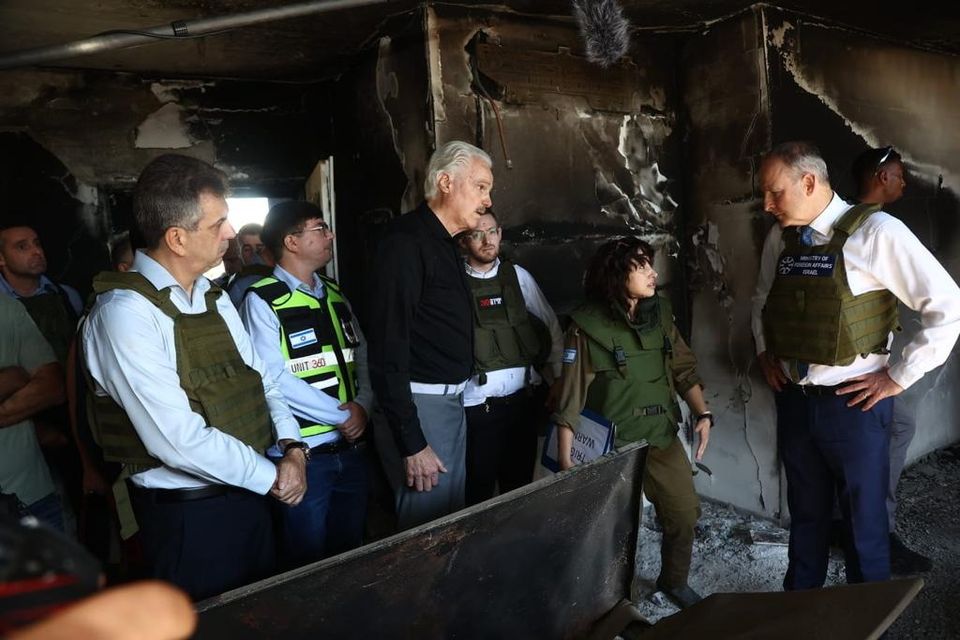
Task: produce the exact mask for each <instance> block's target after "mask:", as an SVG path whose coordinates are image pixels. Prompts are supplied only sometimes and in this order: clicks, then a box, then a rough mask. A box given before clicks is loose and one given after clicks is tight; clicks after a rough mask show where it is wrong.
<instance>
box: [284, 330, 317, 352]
mask: <svg viewBox="0 0 960 640" xmlns="http://www.w3.org/2000/svg"><path fill="white" fill-rule="evenodd" d="M312 344H317V332H316V331H314V330H313V329H304V330H303V331H297V332H296V333H291V334H290V346H291V347H293V348H294V349H302V348H303V347H309V346H310V345H312Z"/></svg>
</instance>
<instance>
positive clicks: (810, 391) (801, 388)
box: [786, 382, 843, 396]
mask: <svg viewBox="0 0 960 640" xmlns="http://www.w3.org/2000/svg"><path fill="white" fill-rule="evenodd" d="M786 386H787V388H788V389H793V390H794V391H797V392H799V393H802V394H803V395H805V396H835V395H837V389H839V388H840V387H841V386H843V385H839V384H837V385H833V386H832V387H825V386H822V385H819V384H794V383H792V382H791V383H789V384H787V385H786Z"/></svg>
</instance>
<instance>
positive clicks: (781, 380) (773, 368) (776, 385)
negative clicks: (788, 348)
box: [757, 351, 790, 391]
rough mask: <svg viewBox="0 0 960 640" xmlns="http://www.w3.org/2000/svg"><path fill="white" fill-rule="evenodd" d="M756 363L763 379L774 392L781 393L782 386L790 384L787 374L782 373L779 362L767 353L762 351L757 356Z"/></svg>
mask: <svg viewBox="0 0 960 640" xmlns="http://www.w3.org/2000/svg"><path fill="white" fill-rule="evenodd" d="M757 362H758V363H759V364H760V372H761V373H763V378H764V379H765V380H766V381H767V384H768V385H770V388H771V389H773V390H774V391H782V390H783V385H785V384H787V383H788V382H790V379H789V378H787V374H785V373H784V372H783V367H781V366H780V361H779V360H777V359H776V358H775V357H774V356H772V355H770V353H769V352H767V351H764V352H763V353H761V354H760V355H758V356H757Z"/></svg>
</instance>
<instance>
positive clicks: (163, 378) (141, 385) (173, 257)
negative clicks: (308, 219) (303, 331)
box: [78, 154, 306, 599]
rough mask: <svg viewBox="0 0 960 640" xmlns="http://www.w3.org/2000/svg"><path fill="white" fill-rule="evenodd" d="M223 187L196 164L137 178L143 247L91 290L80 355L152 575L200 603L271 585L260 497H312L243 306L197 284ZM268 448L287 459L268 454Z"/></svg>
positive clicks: (215, 229)
mask: <svg viewBox="0 0 960 640" xmlns="http://www.w3.org/2000/svg"><path fill="white" fill-rule="evenodd" d="M226 191H227V182H226V177H225V176H224V175H223V173H222V172H220V171H219V170H217V169H215V168H214V167H212V166H210V165H209V164H207V163H205V162H203V161H201V160H197V159H196V158H190V157H187V156H182V155H175V154H166V155H162V156H159V157H157V158H155V159H154V160H153V161H152V162H150V164H148V165H147V166H146V167H145V168H144V170H143V171H142V172H141V173H140V176H139V178H138V179H137V185H136V187H135V189H134V194H133V213H134V218H135V220H136V226H137V229H138V231H139V237H140V238H142V239H143V242H144V247H145V248H144V249H142V250H138V251H137V252H136V255H135V257H134V260H133V267H132V269H131V270H130V271H127V272H125V273H114V272H104V273H101V274H100V275H98V276H97V278H96V279H95V280H94V291H95V292H96V294H97V298H96V302H95V304H94V305H93V307H92V309H91V310H90V314H89V315H88V317H87V319H86V320H85V321H84V324H83V327H82V331H81V343H80V344H81V350H80V351H79V352H78V356H79V357H81V358H82V359H83V361H84V364H85V365H86V370H85V375H87V376H88V380H89V382H90V388H89V389H88V396H87V402H88V406H92V408H93V411H92V413H93V416H94V418H95V419H94V420H93V423H92V424H91V425H90V426H91V430H92V431H93V434H94V437H95V438H96V440H97V443H98V444H99V445H100V447H101V449H102V451H103V457H104V459H105V460H106V461H108V462H114V463H119V464H120V465H122V471H121V473H120V479H121V482H120V483H119V485H118V486H119V487H125V488H126V489H127V490H128V492H129V496H130V499H131V502H132V505H133V512H134V514H135V515H136V521H137V524H138V525H139V528H140V534H141V542H142V548H143V556H144V560H145V564H146V565H147V569H148V574H149V576H150V577H155V578H160V579H164V580H167V581H169V582H172V583H174V584H176V585H178V586H180V587H181V588H183V589H185V590H186V591H187V592H188V593H189V594H190V595H191V596H192V597H193V598H195V599H202V598H206V597H209V596H213V595H216V594H218V593H222V592H223V591H226V590H228V589H233V588H236V587H239V586H241V585H244V584H247V583H249V582H253V581H254V580H258V579H261V578H265V577H267V576H268V575H270V574H271V573H272V571H273V570H274V568H275V561H274V560H275V553H276V551H275V548H274V535H273V521H272V517H271V513H270V505H269V502H268V500H267V499H266V497H265V496H266V495H268V494H269V495H270V496H271V497H272V498H275V499H277V500H279V501H281V502H284V503H286V504H292V505H293V504H298V503H299V502H300V500H301V499H302V497H303V494H304V492H305V490H306V483H305V479H304V468H305V461H306V459H305V452H304V451H303V450H302V448H300V447H298V444H299V442H300V433H299V428H298V425H297V422H296V420H295V419H294V417H293V415H292V414H291V413H290V409H289V408H288V406H287V403H286V400H285V399H284V397H283V394H282V393H281V392H280V389H279V385H278V383H277V381H276V379H275V377H274V376H273V375H272V373H270V372H269V371H268V369H267V368H266V366H265V364H264V362H263V361H262V360H261V359H260V357H259V356H258V355H257V353H256V351H255V350H254V348H253V345H252V344H251V343H250V338H249V336H248V335H247V332H246V331H245V330H244V327H243V323H242V322H241V321H240V317H239V316H238V315H237V310H236V309H235V308H234V307H233V305H232V304H231V302H230V300H229V298H228V297H227V296H226V295H225V294H224V292H223V291H222V290H221V289H219V288H218V287H216V286H215V285H213V284H212V283H211V282H210V281H209V280H208V279H207V278H205V277H204V276H203V274H204V273H205V272H206V271H208V270H209V269H211V268H212V267H214V266H216V265H217V264H218V263H219V262H220V260H221V258H222V256H223V254H224V252H225V251H226V249H227V243H229V242H230V240H232V239H233V237H234V233H233V228H232V227H231V226H230V223H229V222H228V221H227V209H228V207H227V202H226ZM271 445H276V446H278V447H279V448H280V450H281V451H284V452H285V455H284V456H283V458H281V459H280V460H278V461H273V460H270V459H269V458H267V457H266V456H265V455H264V452H265V451H266V450H267V448H268V447H270V446H271ZM287 445H290V446H287ZM124 478H126V483H123V482H122V479H124ZM118 506H119V504H118Z"/></svg>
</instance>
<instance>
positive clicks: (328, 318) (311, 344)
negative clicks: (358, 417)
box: [247, 276, 360, 438]
mask: <svg viewBox="0 0 960 640" xmlns="http://www.w3.org/2000/svg"><path fill="white" fill-rule="evenodd" d="M321 279H322V280H323V284H324V290H325V294H326V295H324V297H323V299H322V300H319V299H317V298H315V297H313V296H311V295H310V294H308V293H305V292H304V291H301V290H300V289H295V290H293V291H291V290H290V287H288V286H287V284H286V283H285V282H282V281H280V280H278V279H277V278H275V277H273V276H270V277H268V278H264V279H263V280H260V281H259V282H256V283H254V284H253V285H251V287H250V289H248V291H247V295H249V294H250V293H251V292H252V293H256V294H257V295H258V296H260V298H261V299H262V300H263V301H264V302H266V303H267V304H268V305H270V308H271V309H273V312H274V313H275V314H277V320H279V322H280V351H281V353H282V354H283V359H284V361H285V363H286V366H287V370H288V371H289V372H290V373H292V374H293V375H295V376H297V377H298V378H300V379H301V380H303V381H304V382H306V383H308V384H309V385H310V386H311V387H313V388H315V389H320V390H322V391H323V392H324V393H326V394H327V395H329V396H330V397H332V398H335V399H337V400H339V401H340V402H341V403H344V402H350V401H351V400H353V399H354V398H355V397H356V395H357V390H358V382H357V371H356V362H355V355H354V354H355V350H356V348H357V347H358V346H359V345H360V340H359V337H358V334H357V331H356V329H355V327H354V324H353V322H354V321H353V314H352V313H351V312H350V307H349V306H348V305H347V301H346V299H345V298H344V297H343V294H342V293H341V292H340V287H339V286H338V285H337V283H336V282H334V281H333V280H330V279H328V278H321ZM294 417H296V419H297V422H298V423H300V436H301V437H303V438H306V437H308V436H314V435H317V434H321V433H327V432H329V431H333V430H335V429H336V428H337V426H336V425H332V424H317V423H315V422H313V421H311V420H308V419H306V418H303V417H301V416H298V415H296V414H294Z"/></svg>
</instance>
